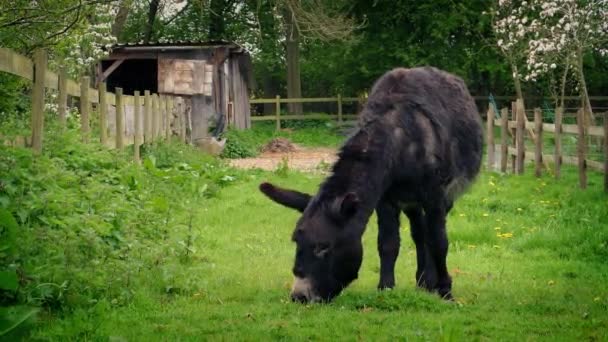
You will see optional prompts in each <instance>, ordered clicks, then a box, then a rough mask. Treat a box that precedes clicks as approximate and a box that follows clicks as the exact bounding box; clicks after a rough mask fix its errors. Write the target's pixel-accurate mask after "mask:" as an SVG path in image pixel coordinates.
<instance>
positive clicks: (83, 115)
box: [80, 76, 91, 143]
mask: <svg viewBox="0 0 608 342" xmlns="http://www.w3.org/2000/svg"><path fill="white" fill-rule="evenodd" d="M89 80H90V79H89V76H82V78H81V79H80V132H81V133H82V141H83V142H85V143H87V142H89V132H90V131H91V127H90V125H89V108H90V106H89Z"/></svg>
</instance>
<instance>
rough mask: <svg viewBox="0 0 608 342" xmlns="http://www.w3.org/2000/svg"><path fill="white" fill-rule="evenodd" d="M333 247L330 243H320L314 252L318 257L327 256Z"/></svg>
mask: <svg viewBox="0 0 608 342" xmlns="http://www.w3.org/2000/svg"><path fill="white" fill-rule="evenodd" d="M330 249H331V245H330V244H328V243H318V244H316V245H315V248H314V254H315V256H316V257H317V258H325V256H327V254H328V253H329V251H330Z"/></svg>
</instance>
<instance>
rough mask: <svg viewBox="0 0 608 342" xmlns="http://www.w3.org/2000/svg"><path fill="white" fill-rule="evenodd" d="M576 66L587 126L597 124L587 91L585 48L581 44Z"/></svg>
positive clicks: (577, 52) (577, 53)
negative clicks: (584, 65) (584, 68)
mask: <svg viewBox="0 0 608 342" xmlns="http://www.w3.org/2000/svg"><path fill="white" fill-rule="evenodd" d="M576 58H577V59H576V61H577V63H576V67H577V69H578V70H577V71H578V84H579V91H580V94H581V105H582V106H583V109H584V110H585V121H586V122H585V127H589V126H590V125H593V124H595V117H594V116H593V109H591V102H590V101H589V93H587V82H585V72H584V70H583V49H582V48H581V47H580V46H579V47H578V49H577V51H576Z"/></svg>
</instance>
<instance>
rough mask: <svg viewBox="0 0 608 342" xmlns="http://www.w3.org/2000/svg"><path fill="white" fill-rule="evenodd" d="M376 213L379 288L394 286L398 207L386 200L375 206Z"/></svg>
mask: <svg viewBox="0 0 608 342" xmlns="http://www.w3.org/2000/svg"><path fill="white" fill-rule="evenodd" d="M376 214H377V215H378V253H379V254H380V282H379V283H378V288H379V289H387V288H389V289H390V288H393V287H394V286H395V261H396V260H397V256H398V255H399V246H400V237H399V209H398V208H397V207H395V206H394V205H392V204H391V203H390V202H388V201H384V200H382V201H380V202H379V203H378V205H377V206H376Z"/></svg>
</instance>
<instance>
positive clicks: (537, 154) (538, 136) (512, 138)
mask: <svg viewBox="0 0 608 342" xmlns="http://www.w3.org/2000/svg"><path fill="white" fill-rule="evenodd" d="M511 108H512V109H511V111H509V109H508V108H503V109H502V110H501V112H500V113H501V114H500V117H499V118H500V120H497V119H496V117H497V113H495V112H494V109H492V107H490V108H489V109H488V112H487V115H486V118H487V119H486V130H487V132H486V143H487V163H488V169H495V168H499V169H500V171H502V172H507V164H508V160H509V159H511V169H512V172H514V173H517V174H521V173H523V172H524V167H525V161H533V162H534V169H535V174H536V176H538V177H540V176H541V173H542V170H543V169H545V170H550V171H553V174H554V176H555V177H556V178H560V177H561V165H562V164H570V165H577V166H578V174H579V186H580V187H581V188H583V189H584V188H586V187H587V168H591V169H595V170H597V171H600V172H603V173H604V190H605V191H606V192H608V112H607V113H604V114H603V122H604V124H603V126H592V125H588V124H586V118H585V112H584V110H583V109H582V108H580V109H579V110H578V111H577V113H576V125H574V124H563V123H562V120H563V109H562V108H557V110H556V115H555V122H554V123H546V122H543V121H542V111H541V109H540V108H535V109H534V110H533V112H534V121H533V122H528V120H527V117H526V115H525V109H524V108H523V103H521V101H520V100H518V101H516V102H514V103H513V104H512V106H511ZM509 118H511V120H509ZM512 119H515V120H512ZM495 127H499V128H500V132H501V133H500V135H501V137H500V143H498V144H497V143H496V141H495V137H494V133H495ZM526 133H527V134H526ZM546 133H552V135H553V142H554V147H553V153H546V152H544V150H543V143H544V142H545V139H544V137H545V136H544V134H546ZM564 134H570V135H573V136H575V137H576V155H566V154H565V153H564V150H563V144H562V142H563V136H564ZM526 137H527V138H528V141H530V140H531V142H532V147H531V148H530V146H528V145H526ZM594 139H595V140H597V141H598V142H599V144H598V145H597V146H596V148H597V149H598V150H599V151H601V153H602V157H601V158H598V159H600V160H592V159H590V158H589V141H592V140H594ZM526 149H528V151H527V150H526ZM497 151H499V154H497ZM497 156H498V157H499V158H500V165H499V166H498V167H497V160H496V158H497ZM549 163H553V166H551V165H550V164H549Z"/></svg>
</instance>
